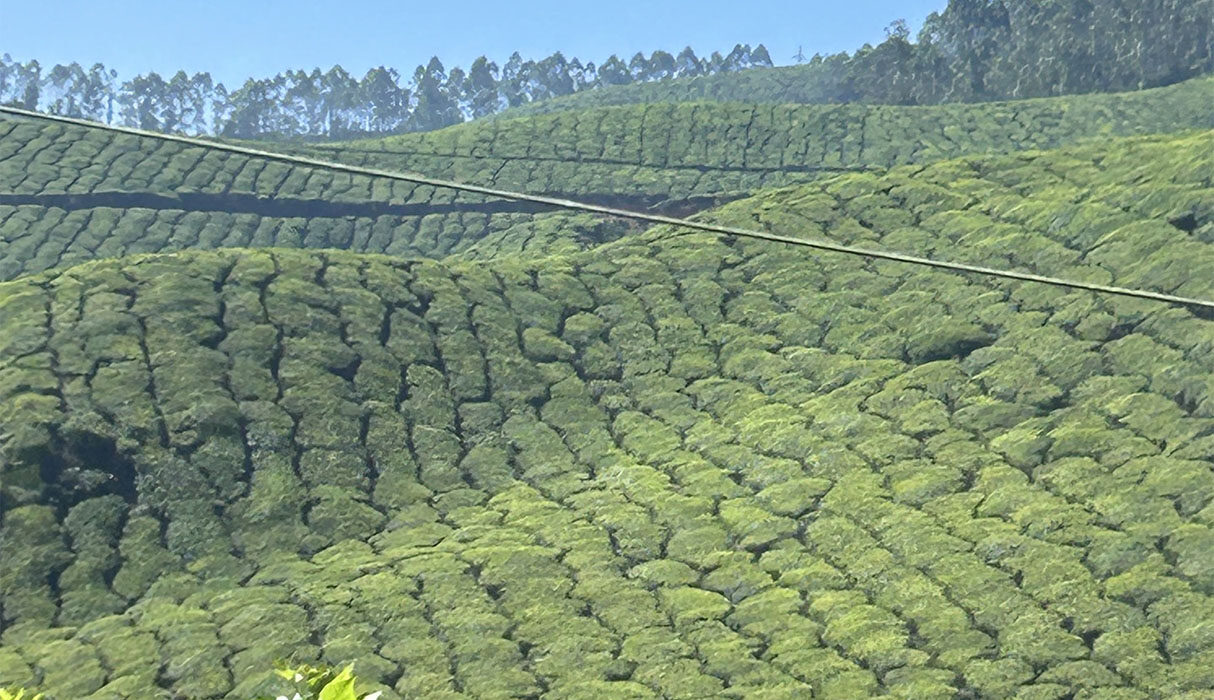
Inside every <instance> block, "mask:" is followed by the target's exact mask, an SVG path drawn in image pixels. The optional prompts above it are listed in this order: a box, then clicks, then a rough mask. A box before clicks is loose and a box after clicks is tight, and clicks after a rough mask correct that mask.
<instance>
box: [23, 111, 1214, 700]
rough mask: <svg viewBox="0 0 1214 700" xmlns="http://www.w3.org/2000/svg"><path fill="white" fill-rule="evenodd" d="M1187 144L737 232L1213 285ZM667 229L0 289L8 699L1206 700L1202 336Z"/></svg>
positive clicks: (1117, 147) (213, 255)
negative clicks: (317, 684)
mask: <svg viewBox="0 0 1214 700" xmlns="http://www.w3.org/2000/svg"><path fill="white" fill-rule="evenodd" d="M1211 172H1214V132H1211V131H1203V132H1195V133H1192V134H1189V135H1183V136H1172V137H1140V138H1136V139H1131V140H1124V141H1110V142H1107V143H1102V144H1098V145H1090V146H1083V147H1071V148H1068V149H1062V150H1054V151H1045V152H1033V153H1019V154H1012V155H1005V156H998V157H990V156H984V157H971V158H966V159H962V160H953V161H947V162H942V163H937V164H930V165H920V166H908V167H901V168H896V169H894V170H891V171H890V172H888V173H854V174H846V175H842V176H839V177H835V178H831V179H826V180H820V181H816V182H814V183H809V184H804V185H799V186H796V187H791V188H787V189H782V190H779V191H775V192H771V193H766V194H763V195H761V196H758V197H755V198H752V199H747V200H743V201H738V202H734V203H732V204H730V205H728V206H726V207H724V208H722V209H721V210H719V211H717V212H715V213H714V214H712V216H713V217H714V218H716V219H719V220H721V221H724V222H728V223H737V224H745V225H748V226H762V227H766V228H769V229H771V230H773V231H778V232H781V233H787V234H792V235H796V234H803V235H814V236H830V237H831V238H834V239H837V240H840V241H845V242H854V243H864V244H866V245H878V246H882V247H886V248H890V249H898V250H908V251H913V252H917V253H920V254H929V255H936V256H939V257H947V258H951V259H961V260H982V261H984V262H986V263H987V264H1002V265H1008V266H1014V267H1019V268H1024V269H1029V270H1034V271H1037V272H1041V273H1048V274H1059V275H1066V276H1069V277H1080V278H1085V279H1093V280H1099V281H1104V282H1113V283H1117V284H1125V285H1132V286H1142V287H1148V288H1153V289H1161V290H1166V291H1170V292H1175V293H1178V294H1187V295H1193V296H1205V297H1209V296H1211V295H1212V294H1214V288H1212V283H1211V280H1212V279H1214V249H1211V243H1214V190H1212V189H1211V187H1212V185H1211V181H1210V173H1211ZM671 233H672V232H671V231H668V230H665V229H656V230H653V231H650V232H647V233H646V234H643V235H637V236H630V237H626V238H624V239H621V240H618V241H616V242H613V243H609V244H606V245H603V246H600V247H598V248H596V249H595V250H593V251H586V252H580V253H573V254H570V255H567V256H552V257H547V258H534V259H528V260H522V259H517V258H510V257H502V258H499V259H498V260H495V261H492V262H488V263H482V262H471V261H460V260H455V259H448V260H446V261H406V260H402V259H398V258H390V257H383V256H374V255H365V254H352V253H348V252H340V251H325V252H318V251H304V250H272V251H264V250H262V251H259V250H251V249H234V250H217V251H186V252H179V253H175V254H166V255H150V256H134V257H126V258H122V259H119V260H106V261H99V262H93V263H87V264H83V265H79V266H75V267H70V268H67V269H61V270H56V271H52V272H47V273H43V274H40V275H35V276H27V277H23V278H21V279H18V280H15V281H11V282H7V283H4V284H0V456H2V459H0V470H2V471H0V483H2V485H3V486H2V488H3V491H2V497H3V506H2V507H0V517H2V521H0V549H2V550H3V551H4V552H5V564H6V566H5V567H4V569H3V570H2V571H0V627H2V628H3V629H2V631H0V678H2V679H4V681H5V682H6V683H7V682H12V683H15V684H24V685H26V686H27V687H28V686H32V685H34V684H37V685H38V686H39V687H40V688H44V689H45V690H46V691H47V692H48V697H49V698H51V699H52V700H68V699H71V700H85V699H88V700H101V699H102V698H106V699H109V698H145V697H149V695H152V694H154V693H156V692H160V691H159V690H157V689H163V690H164V691H167V692H169V693H173V694H176V695H177V696H179V697H187V698H230V699H231V700H237V699H239V700H244V699H245V698H248V697H251V696H256V695H257V694H259V693H262V692H265V691H266V689H267V688H268V687H269V686H268V684H269V683H271V682H272V680H273V677H272V674H269V673H267V672H266V671H265V669H267V668H268V667H269V665H270V662H271V661H272V660H273V659H276V658H280V657H282V658H289V659H292V660H293V661H295V662H298V663H314V662H317V661H319V662H321V663H325V664H336V665H340V664H345V663H354V664H355V665H356V668H357V669H358V671H359V676H360V678H365V679H366V680H367V681H368V683H369V684H370V685H371V687H372V689H373V690H382V691H384V693H383V698H384V700H388V699H395V698H403V697H434V698H460V697H468V698H471V697H501V698H507V697H541V696H542V697H545V698H647V697H671V698H716V697H737V698H742V697H746V698H750V697H763V698H803V697H808V696H810V695H811V694H812V696H813V697H817V698H840V699H850V698H857V697H865V696H869V695H874V694H881V693H888V694H889V695H891V696H894V697H905V698H955V697H971V698H1022V699H1024V700H1028V699H1029V698H1075V699H1076V700H1096V699H1097V698H1101V699H1103V698H1127V699H1136V700H1137V699H1146V698H1159V699H1162V698H1188V699H1191V700H1196V699H1197V698H1203V697H1208V694H1206V692H1207V691H1208V689H1209V688H1210V687H1211V686H1214V672H1212V669H1214V636H1212V631H1214V578H1212V576H1211V572H1214V561H1212V560H1211V552H1214V545H1212V543H1214V535H1212V534H1211V529H1210V528H1211V527H1214V473H1212V472H1211V470H1210V468H1209V464H1210V460H1211V458H1214V442H1212V441H1211V437H1210V436H1211V434H1214V334H1212V333H1211V326H1210V321H1209V320H1207V319H1203V318H1200V317H1197V316H1195V315H1194V314H1193V313H1191V312H1189V311H1186V310H1184V309H1178V308H1172V307H1168V306H1165V305H1160V304H1155V303H1148V302H1142V301H1130V300H1123V299H1119V298H1111V297H1097V296H1095V295H1092V294H1090V293H1080V292H1070V293H1068V292H1065V291H1062V290H1058V289H1053V288H1043V287H1040V286H1035V285H1019V284H1010V283H1006V282H995V281H990V280H988V279H985V278H983V279H979V278H966V277H961V276H956V275H951V274H944V273H941V272H935V271H925V270H923V269H920V268H912V267H905V266H899V265H893V264H886V263H870V262H867V261H864V260H859V259H856V258H850V257H840V256H833V255H819V254H816V253H812V252H809V251H805V250H801V249H794V248H788V247H778V246H773V245H772V244H769V243H760V242H753V241H728V240H719V239H717V238H715V237H713V236H709V235H704V234H696V235H682V236H672V235H670V234H671Z"/></svg>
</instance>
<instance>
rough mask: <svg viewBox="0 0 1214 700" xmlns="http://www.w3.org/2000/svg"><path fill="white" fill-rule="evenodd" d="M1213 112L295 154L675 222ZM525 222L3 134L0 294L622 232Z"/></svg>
mask: <svg viewBox="0 0 1214 700" xmlns="http://www.w3.org/2000/svg"><path fill="white" fill-rule="evenodd" d="M1212 102H1214V80H1211V79H1199V80H1193V81H1189V82H1187V83H1184V84H1182V85H1177V86H1173V87H1168V88H1161V89H1158V90H1150V91H1144V92H1140V93H1128V94H1122V95H1090V96H1083V97H1078V98H1053V99H1044V100H1032V101H1025V102H1010V103H996V104H985V105H951V106H940V107H932V108H902V107H872V106H859V105H851V106H836V107H821V106H753V105H712V104H695V105H679V106H669V105H652V106H642V107H620V108H607V109H602V110H591V111H587V112H583V113H564V114H560V115H551V116H546V117H542V118H536V119H532V120H521V119H520V120H508V121H506V120H503V121H497V122H478V123H475V124H469V125H466V126H461V127H456V128H453V129H447V130H444V131H440V132H435V133H432V134H418V135H410V136H403V137H396V138H391V139H384V140H380V141H364V142H354V143H350V144H342V145H338V146H334V147H331V148H323V149H320V148H317V149H306V150H304V151H303V152H304V153H305V154H306V155H314V156H317V157H320V158H324V159H329V160H333V159H337V160H343V161H347V162H350V163H353V164H356V165H370V166H374V167H379V168H387V169H405V170H416V171H422V172H425V173H427V174H430V175H434V176H441V177H449V178H453V179H461V180H466V181H469V182H475V183H480V184H488V185H494V186H497V187H502V188H506V189H516V190H522V191H527V192H541V193H549V194H555V195H559V196H570V197H575V198H578V199H583V200H590V201H597V202H604V203H609V204H614V205H618V206H622V207H624V208H631V209H638V210H641V209H646V208H648V207H657V208H658V210H659V211H664V212H669V213H676V214H685V213H689V212H694V211H697V210H700V209H703V208H704V207H706V206H709V205H711V204H712V203H714V202H715V201H718V200H720V199H730V198H734V197H737V196H739V195H741V194H743V193H746V192H753V191H756V190H758V189H760V188H764V187H770V186H775V185H787V184H792V183H797V182H807V181H811V180H814V179H817V178H820V177H823V176H826V175H830V174H832V173H831V172H830V169H832V168H852V167H866V168H867V167H887V166H894V165H899V164H905V163H926V162H930V161H932V160H937V159H940V158H944V157H952V156H958V155H964V154H970V153H991V152H1011V151H1016V150H1022V149H1026V148H1047V147H1053V146H1057V145H1062V144H1067V143H1074V142H1083V141H1092V140H1097V139H1101V140H1103V139H1107V138H1108V137H1110V136H1114V135H1129V134H1135V133H1144V132H1163V131H1173V130H1177V129H1186V128H1210V127H1214V114H1212V113H1211V111H1210V109H1209V105H1210V104H1211V103H1212ZM959 125H964V128H962V126H959ZM823 168H825V169H826V170H823ZM271 197H272V198H273V199H271ZM535 211H536V210H534V209H533V208H530V207H527V206H522V205H518V204H514V203H509V202H486V201H485V199H484V198H480V197H474V196H468V195H454V194H453V193H451V192H446V191H435V190H433V189H432V188H429V187H411V186H408V185H406V184H404V183H399V182H391V181H387V180H381V179H376V178H367V177H352V176H348V175H341V174H334V173H331V172H326V171H323V170H315V169H312V168H303V167H294V168H293V167H288V166H286V165H281V164H276V163H267V162H266V161H264V160H261V159H258V158H249V157H244V156H237V155H230V154H223V153H217V152H212V151H207V150H204V149H201V148H191V147H185V146H181V145H177V144H165V143H160V142H154V141H152V140H150V139H145V138H138V137H134V136H113V135H111V134H106V133H102V132H96V131H91V130H88V129H83V128H78V127H63V126H47V125H42V124H37V123H33V122H18V121H13V120H0V279H11V278H13V277H16V276H18V275H20V274H24V273H30V272H39V271H42V270H45V269H49V268H53V267H60V266H63V265H69V264H73V263H77V262H83V261H87V260H91V259H94V258H103V257H118V256H121V255H127V254H133V253H148V252H167V251H172V250H181V249H187V248H218V247H240V246H270V245H272V246H277V247H302V248H341V249H346V250H352V251H357V252H374V253H388V254H393V255H404V256H415V257H416V256H422V257H434V258H441V257H444V256H447V255H452V254H460V255H464V256H467V257H478V258H487V257H496V256H498V255H502V254H518V253H531V254H541V253H572V252H576V251H577V250H580V249H583V248H585V247H587V246H591V245H594V244H598V243H602V242H605V241H610V240H613V239H615V238H617V237H619V236H620V235H622V234H624V233H625V232H627V231H628V230H629V229H628V227H627V226H626V225H624V224H622V223H620V222H598V221H595V220H593V219H590V218H587V217H582V216H573V217H571V216H567V215H555V214H539V215H536V213H535Z"/></svg>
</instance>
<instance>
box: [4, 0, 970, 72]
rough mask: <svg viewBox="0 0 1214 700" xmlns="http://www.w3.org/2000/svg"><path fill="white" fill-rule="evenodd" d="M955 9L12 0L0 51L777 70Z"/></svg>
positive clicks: (408, 65) (884, 2)
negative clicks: (665, 63) (744, 51)
mask: <svg viewBox="0 0 1214 700" xmlns="http://www.w3.org/2000/svg"><path fill="white" fill-rule="evenodd" d="M946 4H947V2H946V0H899V1H897V2H895V1H894V0H845V1H843V2H823V1H822V0H817V1H815V0H799V1H792V2H789V1H785V2H772V1H769V0H749V1H747V0H730V1H729V2H725V1H723V0H699V1H698V2H690V1H684V0H679V1H678V2H655V1H654V0H597V1H594V2H569V1H568V0H560V1H558V0H540V1H538V2H527V3H516V2H509V1H508V0H493V1H485V0H475V1H465V2H458V1H455V0H446V1H438V2H424V3H421V2H408V1H402V0H395V1H394V0H344V1H343V0H336V1H334V0H327V1H325V2H318V1H317V0H0V53H9V54H11V55H12V56H13V58H15V59H18V60H22V61H24V60H28V59H31V58H36V59H38V61H39V62H41V63H42V64H43V65H52V64H54V63H70V62H71V61H77V62H79V63H81V64H85V65H89V64H92V63H94V62H96V61H101V62H102V63H105V64H106V65H107V66H109V67H111V68H115V69H117V70H118V71H119V73H120V74H121V76H122V77H123V78H129V77H131V76H133V75H134V74H136V73H141V72H146V71H149V70H155V71H159V72H161V73H171V72H173V71H176V70H177V69H179V68H184V69H186V70H187V71H190V72H196V71H210V73H211V74H212V75H213V76H214V77H215V78H216V79H219V80H222V81H223V82H225V83H227V84H228V85H229V86H231V85H232V84H233V83H239V82H241V81H243V79H244V78H246V77H248V76H250V75H255V76H259V77H260V76H267V75H273V74H274V73H277V72H279V71H281V70H284V69H288V68H291V69H294V68H312V67H314V66H319V67H321V68H328V67H329V66H332V65H333V64H341V65H342V66H344V67H345V68H346V69H347V70H348V71H350V72H351V73H354V74H356V75H358V76H361V75H362V74H363V73H364V72H366V70H367V69H368V68H371V67H374V66H378V65H386V66H389V67H393V68H397V69H398V70H400V71H401V72H402V73H404V74H405V75H406V76H407V75H409V74H410V73H411V72H412V70H413V68H414V67H415V66H416V65H417V64H419V63H424V62H426V61H427V60H429V58H430V56H438V57H439V58H440V59H442V61H443V63H444V64H445V65H446V66H447V67H448V68H450V67H451V66H455V65H460V66H467V65H468V64H469V63H470V62H471V61H472V59H474V58H475V57H477V56H479V55H481V54H485V55H487V56H489V58H491V59H493V60H495V61H497V62H498V63H499V64H501V63H504V62H505V60H506V58H507V57H509V55H510V54H511V52H513V51H516V50H517V51H519V52H520V53H521V54H522V55H523V57H524V58H537V59H538V58H542V57H544V56H547V55H549V54H551V53H552V52H553V51H561V52H563V53H564V54H565V56H566V57H567V58H573V57H577V58H581V59H582V60H583V61H586V60H590V61H594V62H595V63H601V62H602V60H603V59H604V58H606V57H607V56H609V55H611V54H612V53H617V54H620V55H622V56H624V57H625V59H627V57H630V56H631V55H632V54H634V53H636V52H637V51H644V52H645V53H646V54H648V53H649V52H650V51H653V50H654V49H664V50H667V51H671V52H672V53H674V52H677V51H678V50H680V49H682V48H683V47H684V46H691V47H692V48H693V49H695V51H696V53H698V54H700V55H707V54H710V53H712V52H713V51H721V52H722V53H725V52H727V51H728V50H729V49H731V48H733V45H734V44H737V43H749V44H751V45H755V44H760V43H762V44H766V46H767V47H768V49H769V50H770V52H771V55H772V58H773V60H774V61H775V62H776V63H777V64H781V63H789V62H791V57H792V55H793V54H795V53H796V52H797V46H798V45H801V46H804V50H805V53H806V55H812V54H813V53H814V52H821V53H833V52H836V51H843V50H852V49H854V48H857V47H859V46H861V45H862V44H864V43H865V42H871V43H877V42H878V41H881V40H882V39H883V38H884V29H885V27H886V25H888V24H889V23H890V22H891V21H892V20H895V19H899V18H904V19H906V20H907V21H908V22H909V23H910V25H911V29H912V31H913V32H917V31H918V29H919V26H920V25H921V23H922V21H923V18H924V17H926V16H927V15H928V14H929V13H930V12H932V11H934V10H941V9H943V8H944V6H945V5H946Z"/></svg>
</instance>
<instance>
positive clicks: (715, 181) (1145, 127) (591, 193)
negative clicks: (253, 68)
mask: <svg viewBox="0 0 1214 700" xmlns="http://www.w3.org/2000/svg"><path fill="white" fill-rule="evenodd" d="M658 102H660V103H659V104H642V105H629V106H620V107H605V108H593V109H577V110H574V111H567V112H559V113H556V114H548V115H544V116H538V117H531V118H517V119H491V120H485V121H478V122H472V123H469V124H463V125H460V126H456V127H451V128H448V129H443V130H441V131H437V132H428V133H422V134H405V135H401V136H392V137H387V138H382V139H370V140H365V141H354V142H350V143H346V144H335V145H325V146H314V147H309V148H301V149H299V151H300V152H303V153H306V154H308V155H312V156H315V157H318V158H322V159H325V160H340V161H343V162H348V163H353V164H357V165H365V166H370V167H379V168H389V169H411V170H414V171H418V172H425V173H428V174H433V175H434V176H436V177H445V178H449V179H458V180H467V181H471V182H478V183H482V184H492V185H494V186H497V187H501V188H506V189H519V190H523V191H527V192H550V193H559V194H562V195H566V196H579V197H596V198H604V197H608V196H615V197H622V198H639V199H642V200H643V201H644V200H649V201H652V200H661V199H669V200H675V201H680V200H685V199H688V198H692V197H696V196H711V195H719V194H723V193H726V194H728V193H738V192H753V191H755V190H757V189H760V188H767V187H773V186H781V185H788V184H793V183H796V182H805V181H809V180H813V179H817V178H818V177H820V176H821V175H822V174H823V171H826V174H829V171H830V170H832V169H844V170H847V169H866V168H888V167H893V166H897V165H905V164H908V163H925V162H931V161H936V160H941V159H945V158H954V157H957V156H962V155H969V154H980V153H1009V152H1012V151H1018V150H1026V149H1031V148H1053V147H1057V146H1061V145H1066V144H1070V143H1078V142H1083V141H1086V140H1094V139H1107V138H1109V137H1113V136H1129V135H1133V134H1143V133H1167V132H1172V131H1177V130H1180V129H1190V128H1214V114H1211V112H1210V109H1209V105H1210V103H1211V102H1214V78H1201V79H1196V80H1191V81H1188V82H1185V83H1182V84H1180V85H1175V86H1171V87H1167V88H1160V89H1156V90H1144V91H1140V92H1130V93H1122V94H1109V95H1084V96H1079V97H1062V98H1048V99H1040V100H1021V101H1015V102H996V103H987V104H977V105H941V106H933V107H894V106H882V105H791V104H781V105H773V104H714V103H697V102H685V101H679V100H675V99H669V100H659V101H658ZM274 147H275V148H284V147H283V146H278V145H276V146H274ZM293 150H294V149H293Z"/></svg>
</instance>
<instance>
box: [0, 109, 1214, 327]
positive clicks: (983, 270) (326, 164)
mask: <svg viewBox="0 0 1214 700" xmlns="http://www.w3.org/2000/svg"><path fill="white" fill-rule="evenodd" d="M0 113H4V114H11V115H14V116H17V117H22V118H28V119H36V120H42V121H49V122H55V123H60V124H69V125H73V126H80V127H85V128H89V129H101V130H105V131H110V132H114V133H119V134H127V135H131V136H140V137H144V138H153V139H159V140H161V141H171V142H175V143H181V144H185V145H187V146H195V147H200V148H209V149H213V150H218V151H225V152H228V153H237V154H241V155H246V156H251V157H254V158H263V159H267V160H273V161H277V162H280V163H288V164H291V165H299V166H304V167H310V168H321V169H326V170H333V171H336V172H344V173H348V174H352V175H363V176H367V177H380V178H386V179H389V180H397V181H400V182H410V183H413V184H417V185H428V186H430V187H438V188H444V189H451V190H456V191H459V192H468V193H472V194H479V195H484V196H487V197H496V198H498V199H508V200H512V201H518V202H532V203H535V204H543V205H547V206H551V207H555V208H558V209H568V210H572V211H584V212H590V213H593V214H602V215H605V216H612V217H616V218H621V219H631V220H634V221H644V222H647V223H651V224H665V225H668V226H675V227H682V228H687V229H694V230H698V231H703V232H707V233H717V234H724V235H727V236H736V237H739V238H752V239H756V240H762V241H770V242H773V243H783V244H786V245H794V246H801V247H805V248H813V249H815V250H823V251H827V252H831V253H842V254H844V255H852V256H858V257H863V258H869V259H873V260H886V261H890V262H898V263H905V264H908V265H919V266H922V267H931V268H936V269H941V270H951V271H954V272H967V273H972V274H977V275H983V276H986V277H996V278H1001V279H1010V280H1017V281H1021V282H1037V283H1040V284H1046V285H1050V286H1054V287H1063V288H1067V289H1081V290H1086V291H1090V292H1096V293H1098V294H1110V295H1115V296H1122V297H1130V298H1135V299H1148V300H1152V301H1159V302H1164V303H1167V304H1177V305H1180V306H1186V307H1196V308H1202V309H1206V310H1208V311H1214V301H1210V300H1207V299H1196V298H1192V297H1183V296H1177V295H1174V294H1164V293H1162V292H1152V291H1148V290H1145V289H1132V288H1129V287H1118V286H1115V285H1107V284H1096V283H1094V282H1082V281H1078V280H1068V279H1063V278H1060V277H1050V276H1047V275H1036V274H1032V273H1028V272H1019V271H1016V270H1003V269H999V268H993V267H985V266H982V265H970V264H967V263H958V262H949V261H944V260H934V259H931V258H923V257H919V256H916V255H905V254H903V253H895V252H890V251H885V250H874V249H870V248H861V247H858V246H851V245H845V244H842V243H833V242H831V241H819V240H813V239H805V238H792V237H789V236H781V235H779V234H774V233H767V232H764V231H755V230H752V229H745V228H739V227H736V226H722V225H719V224H713V223H708V222H703V221H693V220H691V219H679V218H675V217H671V216H662V215H660V214H649V213H645V212H636V211H629V210H627V209H618V208H615V207H607V206H602V205H598V204H587V203H585V202H577V201H574V200H571V199H563V198H560V197H548V196H545V195H537V194H527V193H524V192H512V191H509V190H500V189H496V188H493V187H484V186H482V185H473V184H469V183H464V182H456V181H452V180H443V179H439V178H433V177H427V176H425V175H419V174H414V173H402V172H392V171H387V170H378V169H375V168H363V167H358V166H353V165H346V164H343V163H334V162H330V161H323V160H316V159H313V158H305V157H301V156H292V155H287V154H284V153H275V152H273V151H263V150H260V149H256V148H248V147H245V146H235V145H231V144H225V143H217V142H214V141H208V140H205V139H199V138H193V137H190V136H178V135H175V134H162V133H158V132H153V131H144V130H142V129H133V128H130V127H124V126H113V125H108V124H99V123H96V122H90V121H86V120H84V119H75V118H72V117H63V116H59V115H54V114H42V113H39V112H31V111H28V110H24V109H18V108H16V107H0Z"/></svg>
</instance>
